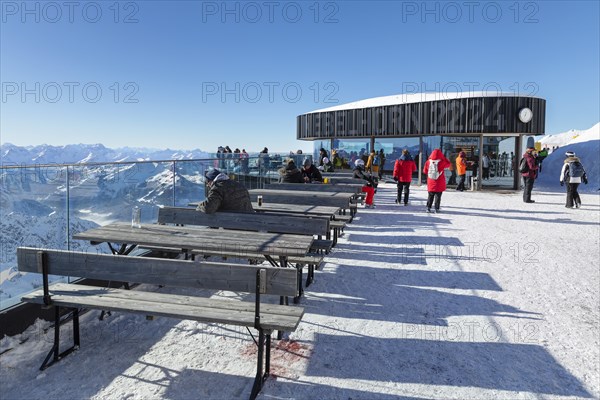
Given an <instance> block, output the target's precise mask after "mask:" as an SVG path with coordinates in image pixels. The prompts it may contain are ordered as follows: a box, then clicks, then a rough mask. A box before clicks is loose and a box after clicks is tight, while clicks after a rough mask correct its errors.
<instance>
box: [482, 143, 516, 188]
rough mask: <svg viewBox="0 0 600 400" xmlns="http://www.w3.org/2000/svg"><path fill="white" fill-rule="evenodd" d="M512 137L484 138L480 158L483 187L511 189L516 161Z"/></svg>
mask: <svg viewBox="0 0 600 400" xmlns="http://www.w3.org/2000/svg"><path fill="white" fill-rule="evenodd" d="M516 144H517V138H516V137H514V136H484V138H483V156H482V176H481V177H482V180H481V183H482V185H483V186H487V187H505V188H513V186H514V181H515V179H514V175H515V173H514V171H515V165H516V160H517V159H518V157H516V155H515V145H516Z"/></svg>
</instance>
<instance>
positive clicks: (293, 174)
mask: <svg viewBox="0 0 600 400" xmlns="http://www.w3.org/2000/svg"><path fill="white" fill-rule="evenodd" d="M279 175H280V177H279V183H304V177H303V176H302V172H300V170H299V169H298V167H296V164H295V163H294V160H292V159H290V160H288V162H287V165H286V166H285V167H283V168H281V169H279Z"/></svg>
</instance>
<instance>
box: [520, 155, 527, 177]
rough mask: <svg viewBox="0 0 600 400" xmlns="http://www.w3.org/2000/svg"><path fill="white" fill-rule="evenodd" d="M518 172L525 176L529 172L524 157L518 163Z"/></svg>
mask: <svg viewBox="0 0 600 400" xmlns="http://www.w3.org/2000/svg"><path fill="white" fill-rule="evenodd" d="M519 172H520V173H522V174H525V173H527V172H529V164H527V159H526V158H525V157H523V158H521V161H520V162H519Z"/></svg>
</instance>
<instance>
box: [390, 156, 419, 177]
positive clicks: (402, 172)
mask: <svg viewBox="0 0 600 400" xmlns="http://www.w3.org/2000/svg"><path fill="white" fill-rule="evenodd" d="M416 170H417V165H416V164H415V162H414V161H413V160H410V159H409V160H403V159H402V158H399V159H397V160H396V163H395V164H394V173H393V175H392V176H393V177H394V178H398V182H410V181H411V180H412V174H413V172H415V171H416Z"/></svg>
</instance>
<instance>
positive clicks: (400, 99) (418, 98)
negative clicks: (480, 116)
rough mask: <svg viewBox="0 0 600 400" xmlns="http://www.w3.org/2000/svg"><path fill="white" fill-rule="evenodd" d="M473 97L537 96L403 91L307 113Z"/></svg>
mask: <svg viewBox="0 0 600 400" xmlns="http://www.w3.org/2000/svg"><path fill="white" fill-rule="evenodd" d="M472 97H535V96H528V95H523V94H520V93H514V92H495V91H480V92H471V91H469V92H440V93H403V94H395V95H392V96H383V97H373V98H372V99H364V100H358V101H353V102H351V103H346V104H339V105H337V106H333V107H328V108H322V109H320V110H315V111H310V112H308V113H306V114H312V113H317V112H327V111H340V110H354V109H357V108H369V107H382V106H391V105H395V104H408V103H423V102H428V101H439V100H454V99H466V98H472Z"/></svg>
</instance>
